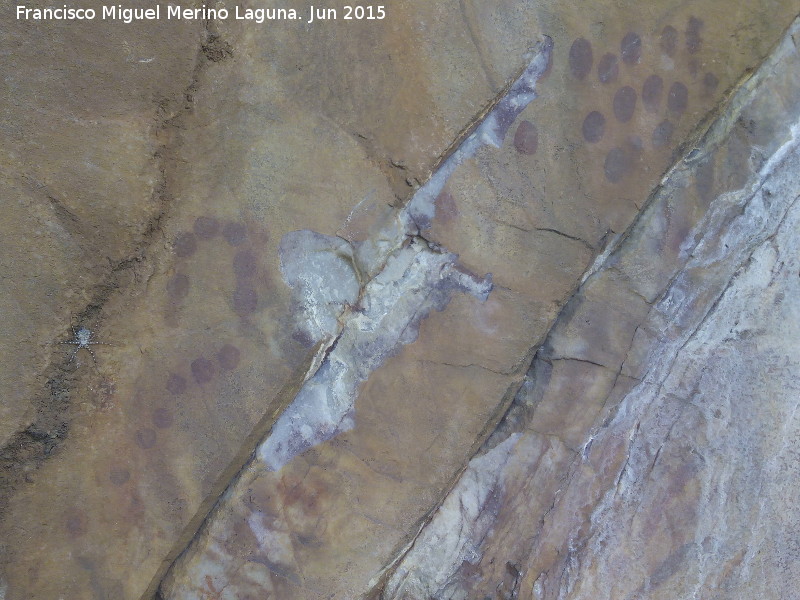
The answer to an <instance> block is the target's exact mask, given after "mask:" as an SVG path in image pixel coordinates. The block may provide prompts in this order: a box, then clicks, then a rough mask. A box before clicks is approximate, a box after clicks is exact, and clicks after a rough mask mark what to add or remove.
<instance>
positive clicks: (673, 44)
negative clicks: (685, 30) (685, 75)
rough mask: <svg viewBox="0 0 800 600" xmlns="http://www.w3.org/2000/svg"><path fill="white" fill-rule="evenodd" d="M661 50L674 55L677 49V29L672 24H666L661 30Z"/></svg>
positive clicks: (668, 54)
mask: <svg viewBox="0 0 800 600" xmlns="http://www.w3.org/2000/svg"><path fill="white" fill-rule="evenodd" d="M661 50H663V51H664V54H666V55H667V56H675V52H676V51H677V50H678V30H677V29H675V28H674V27H673V26H672V25H667V26H666V27H664V29H663V30H661Z"/></svg>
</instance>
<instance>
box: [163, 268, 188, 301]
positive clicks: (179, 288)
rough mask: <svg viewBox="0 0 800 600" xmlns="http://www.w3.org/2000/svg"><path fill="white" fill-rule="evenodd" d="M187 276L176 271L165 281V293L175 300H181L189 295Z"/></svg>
mask: <svg viewBox="0 0 800 600" xmlns="http://www.w3.org/2000/svg"><path fill="white" fill-rule="evenodd" d="M189 287H190V284H189V277H188V276H187V275H184V274H183V273H176V274H175V275H174V276H173V277H172V278H171V279H170V280H169V281H168V282H167V294H169V295H170V296H171V297H172V298H174V299H175V300H182V299H183V298H186V296H188V295H189Z"/></svg>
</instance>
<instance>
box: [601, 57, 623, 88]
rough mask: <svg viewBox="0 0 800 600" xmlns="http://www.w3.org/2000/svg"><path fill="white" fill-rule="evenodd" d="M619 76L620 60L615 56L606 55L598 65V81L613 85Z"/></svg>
mask: <svg viewBox="0 0 800 600" xmlns="http://www.w3.org/2000/svg"><path fill="white" fill-rule="evenodd" d="M618 76H619V60H617V56H616V55H615V54H610V53H609V54H604V55H603V57H602V58H601V59H600V62H598V63H597V79H599V80H600V83H613V82H615V81H616V80H617V77H618Z"/></svg>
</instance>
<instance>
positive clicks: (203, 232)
mask: <svg viewBox="0 0 800 600" xmlns="http://www.w3.org/2000/svg"><path fill="white" fill-rule="evenodd" d="M192 230H193V231H194V234H195V235H196V236H197V237H199V238H200V239H202V240H210V239H211V238H213V237H214V236H215V235H217V234H218V233H219V221H217V220H216V219H215V218H213V217H197V219H195V222H194V227H193V228H192Z"/></svg>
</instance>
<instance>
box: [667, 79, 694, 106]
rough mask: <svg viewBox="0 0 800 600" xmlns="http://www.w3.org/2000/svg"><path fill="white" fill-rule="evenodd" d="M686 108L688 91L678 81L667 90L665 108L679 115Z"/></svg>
mask: <svg viewBox="0 0 800 600" xmlns="http://www.w3.org/2000/svg"><path fill="white" fill-rule="evenodd" d="M687 106H689V90H688V89H687V88H686V86H685V85H684V84H682V83H681V82H680V81H676V82H675V83H673V84H672V85H671V86H670V88H669V94H668V95H667V108H668V109H670V110H671V111H672V112H675V113H679V114H680V113H682V112H683V111H685V110H686V107H687Z"/></svg>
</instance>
